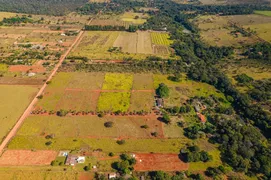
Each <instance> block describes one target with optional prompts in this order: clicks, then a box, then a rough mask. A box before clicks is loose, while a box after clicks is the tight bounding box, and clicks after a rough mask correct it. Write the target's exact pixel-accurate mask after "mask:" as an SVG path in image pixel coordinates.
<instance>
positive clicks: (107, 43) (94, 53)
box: [69, 31, 120, 59]
mask: <svg viewBox="0 0 271 180" xmlns="http://www.w3.org/2000/svg"><path fill="white" fill-rule="evenodd" d="M119 33H120V32H116V31H106V32H105V31H92V32H90V31H88V32H85V34H84V36H83V39H82V41H81V43H80V44H79V45H78V46H77V47H76V48H75V49H74V50H73V51H72V52H71V53H70V55H69V56H70V57H72V56H79V57H87V58H89V59H118V58H117V57H118V54H116V53H110V52H109V51H108V49H109V48H110V47H113V44H114V42H115V40H116V39H117V37H118V35H119Z"/></svg>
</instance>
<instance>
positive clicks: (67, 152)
mask: <svg viewBox="0 0 271 180" xmlns="http://www.w3.org/2000/svg"><path fill="white" fill-rule="evenodd" d="M68 155H69V151H59V153H58V156H62V157H64V156H65V157H67V156H68Z"/></svg>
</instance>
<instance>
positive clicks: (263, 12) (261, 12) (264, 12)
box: [254, 11, 271, 16]
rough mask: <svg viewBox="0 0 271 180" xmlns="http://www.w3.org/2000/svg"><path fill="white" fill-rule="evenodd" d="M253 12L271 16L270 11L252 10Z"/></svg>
mask: <svg viewBox="0 0 271 180" xmlns="http://www.w3.org/2000/svg"><path fill="white" fill-rule="evenodd" d="M254 13H255V14H259V15H264V16H271V11H254Z"/></svg>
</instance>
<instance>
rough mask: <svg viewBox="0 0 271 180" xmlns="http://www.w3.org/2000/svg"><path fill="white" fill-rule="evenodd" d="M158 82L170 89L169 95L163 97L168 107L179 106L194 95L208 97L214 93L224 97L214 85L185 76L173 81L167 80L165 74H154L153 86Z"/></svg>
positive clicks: (156, 85) (157, 84)
mask: <svg viewBox="0 0 271 180" xmlns="http://www.w3.org/2000/svg"><path fill="white" fill-rule="evenodd" d="M183 76H184V75H183ZM160 83H164V84H166V85H167V86H168V87H169V89H170V96H169V97H168V98H167V99H165V105H166V106H170V107H172V106H180V105H182V104H183V103H185V102H186V100H188V99H189V98H191V97H194V96H199V97H201V96H203V97H208V96H210V95H215V96H216V97H221V98H223V99H226V98H225V96H224V94H223V93H221V92H219V91H218V90H217V89H215V87H213V86H211V85H209V84H206V83H201V82H196V81H191V80H187V79H186V77H183V78H182V79H181V81H180V82H173V81H170V80H168V76H166V75H154V87H155V88H157V87H158V86H159V84H160Z"/></svg>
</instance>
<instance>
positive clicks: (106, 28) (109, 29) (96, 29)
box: [85, 25, 126, 31]
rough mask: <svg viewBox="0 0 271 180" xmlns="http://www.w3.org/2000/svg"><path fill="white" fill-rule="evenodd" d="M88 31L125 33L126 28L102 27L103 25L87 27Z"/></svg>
mask: <svg viewBox="0 0 271 180" xmlns="http://www.w3.org/2000/svg"><path fill="white" fill-rule="evenodd" d="M85 30H86V31H125V30H126V28H125V26H111V25H106V26H101V25H85Z"/></svg>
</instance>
